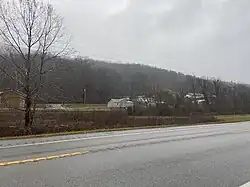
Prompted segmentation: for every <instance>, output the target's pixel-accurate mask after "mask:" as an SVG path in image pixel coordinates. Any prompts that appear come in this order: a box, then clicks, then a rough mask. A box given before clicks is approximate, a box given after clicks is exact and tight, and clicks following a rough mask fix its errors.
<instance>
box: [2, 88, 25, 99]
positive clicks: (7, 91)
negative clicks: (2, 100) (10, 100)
mask: <svg viewBox="0 0 250 187" xmlns="http://www.w3.org/2000/svg"><path fill="white" fill-rule="evenodd" d="M5 93H15V94H17V95H20V96H21V97H25V94H24V93H22V92H20V91H18V90H11V89H7V90H2V91H0V96H1V95H3V94H5Z"/></svg>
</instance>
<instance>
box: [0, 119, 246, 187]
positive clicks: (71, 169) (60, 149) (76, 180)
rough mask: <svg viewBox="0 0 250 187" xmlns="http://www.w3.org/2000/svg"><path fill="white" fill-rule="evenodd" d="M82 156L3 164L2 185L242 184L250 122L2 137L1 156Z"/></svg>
mask: <svg viewBox="0 0 250 187" xmlns="http://www.w3.org/2000/svg"><path fill="white" fill-rule="evenodd" d="M78 151H89V153H88V154H86V155H82V156H74V157H67V158H63V159H56V160H47V161H41V162H38V163H27V164H22V165H11V166H7V167H0V186H1V187H7V186H8V187H12V186H13V187H15V186H17V187H31V186H38V187H40V186H41V187H57V186H65V187H66V186H74V187H75V186H79V187H80V186H84V187H85V186H86V187H88V186H89V187H95V186H96V187H99V186H100V187H101V186H107V187H115V186H122V187H123V186H124V187H125V186H126V187H127V186H131V187H135V186H156V187H166V186H170V187H171V186H191V187H196V186H197V187H200V186H215V187H217V186H232V187H234V186H235V187H237V186H240V185H242V184H244V183H246V182H248V181H249V180H250V160H249V159H250V123H248V122H247V123H238V124H221V125H199V126H189V127H173V128H165V129H147V130H145V129H144V130H133V131H123V132H110V133H93V134H85V135H71V136H61V137H50V138H39V139H28V140H10V141H0V160H1V162H2V161H9V160H20V159H26V158H36V157H40V156H51V155H57V154H63V153H72V152H78Z"/></svg>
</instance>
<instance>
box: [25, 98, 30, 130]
mask: <svg viewBox="0 0 250 187" xmlns="http://www.w3.org/2000/svg"><path fill="white" fill-rule="evenodd" d="M24 120H25V121H24V126H25V129H26V131H27V133H30V132H31V131H30V128H31V98H30V95H29V94H27V95H26V98H25V118H24Z"/></svg>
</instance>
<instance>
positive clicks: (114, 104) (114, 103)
mask: <svg viewBox="0 0 250 187" xmlns="http://www.w3.org/2000/svg"><path fill="white" fill-rule="evenodd" d="M107 107H108V108H114V109H115V108H118V109H119V108H120V109H127V108H128V107H133V102H132V101H130V100H129V99H128V98H123V99H111V100H110V101H109V102H108V104H107Z"/></svg>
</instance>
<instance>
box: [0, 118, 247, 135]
mask: <svg viewBox="0 0 250 187" xmlns="http://www.w3.org/2000/svg"><path fill="white" fill-rule="evenodd" d="M215 117H216V119H217V121H216V122H212V124H214V123H237V122H245V121H250V114H247V115H218V116H215ZM202 124H211V122H208V123H202ZM193 125H201V124H199V123H198V124H193ZM193 125H190V124H173V125H154V126H144V127H127V128H112V129H95V130H84V131H70V132H60V133H49V134H37V135H28V136H13V137H2V138H0V140H12V139H29V138H43V137H52V136H63V135H76V134H87V133H97V132H112V131H126V130H136V129H150V128H152V129H153V128H166V127H177V126H193Z"/></svg>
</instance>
